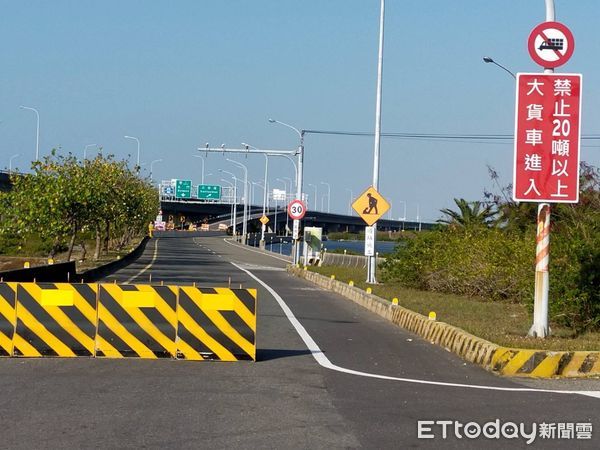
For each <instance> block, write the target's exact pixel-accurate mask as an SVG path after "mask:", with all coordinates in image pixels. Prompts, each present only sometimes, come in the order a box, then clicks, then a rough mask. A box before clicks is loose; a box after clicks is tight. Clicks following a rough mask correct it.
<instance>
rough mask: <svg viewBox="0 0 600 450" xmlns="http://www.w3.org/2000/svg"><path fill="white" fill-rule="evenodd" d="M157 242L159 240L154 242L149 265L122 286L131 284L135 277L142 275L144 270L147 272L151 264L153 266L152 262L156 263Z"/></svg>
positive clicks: (157, 239)
mask: <svg viewBox="0 0 600 450" xmlns="http://www.w3.org/2000/svg"><path fill="white" fill-rule="evenodd" d="M159 240H160V238H156V241H154V254H153V255H152V260H151V261H150V264H148V265H147V266H146V267H144V268H143V269H142V270H140V271H139V272H138V273H137V274H136V275H134V276H132V277H130V278H129V279H128V280H127V281H125V283H124V284H129V283H131V282H132V281H133V280H135V279H136V278H137V277H139V276H140V275H142V274H143V273H144V272H145V271H146V270H148V269H149V268H150V267H152V264H154V261H156V257H157V256H158V241H159Z"/></svg>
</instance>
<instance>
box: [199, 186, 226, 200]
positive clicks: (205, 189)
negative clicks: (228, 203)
mask: <svg viewBox="0 0 600 450" xmlns="http://www.w3.org/2000/svg"><path fill="white" fill-rule="evenodd" d="M198 199H199V200H221V186H219V185H216V184H199V185H198Z"/></svg>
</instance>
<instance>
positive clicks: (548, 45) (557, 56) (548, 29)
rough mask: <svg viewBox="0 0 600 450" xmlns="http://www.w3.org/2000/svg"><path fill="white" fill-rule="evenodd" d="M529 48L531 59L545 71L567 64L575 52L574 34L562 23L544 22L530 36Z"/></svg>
mask: <svg viewBox="0 0 600 450" xmlns="http://www.w3.org/2000/svg"><path fill="white" fill-rule="evenodd" d="M527 48H528V50H529V54H530V55H531V58H532V59H533V60H534V61H535V62H536V63H537V64H539V65H540V66H542V67H544V68H545V69H553V68H555V67H558V66H562V65H563V64H565V63H566V62H567V61H568V60H569V58H571V55H572V54H573V51H574V50H575V39H574V38H573V33H571V30H569V29H568V28H567V27H566V26H565V25H563V24H562V23H560V22H544V23H541V24H539V25H538V26H537V27H535V28H534V29H533V31H532V32H531V34H530V35H529V40H528V42H527Z"/></svg>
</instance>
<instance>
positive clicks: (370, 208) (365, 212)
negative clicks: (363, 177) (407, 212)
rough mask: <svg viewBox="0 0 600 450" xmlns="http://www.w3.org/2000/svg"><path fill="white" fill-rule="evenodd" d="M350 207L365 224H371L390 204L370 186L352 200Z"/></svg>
mask: <svg viewBox="0 0 600 450" xmlns="http://www.w3.org/2000/svg"><path fill="white" fill-rule="evenodd" d="M352 208H353V209H354V211H356V212H357V213H358V215H359V216H360V217H361V218H362V219H363V220H364V221H365V222H366V224H367V225H369V226H371V225H373V224H374V223H375V222H377V221H378V220H379V219H380V218H381V216H383V215H384V214H385V213H386V212H387V211H388V210H389V209H390V204H389V203H388V202H387V201H386V199H385V198H383V196H382V195H381V194H380V193H379V192H377V190H375V188H374V187H373V186H371V187H370V188H369V189H367V190H366V191H365V192H363V193H362V194H361V195H360V196H359V197H358V198H357V199H356V200H354V203H352Z"/></svg>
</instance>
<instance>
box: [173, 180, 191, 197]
mask: <svg viewBox="0 0 600 450" xmlns="http://www.w3.org/2000/svg"><path fill="white" fill-rule="evenodd" d="M175 197H176V198H192V180H175Z"/></svg>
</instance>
